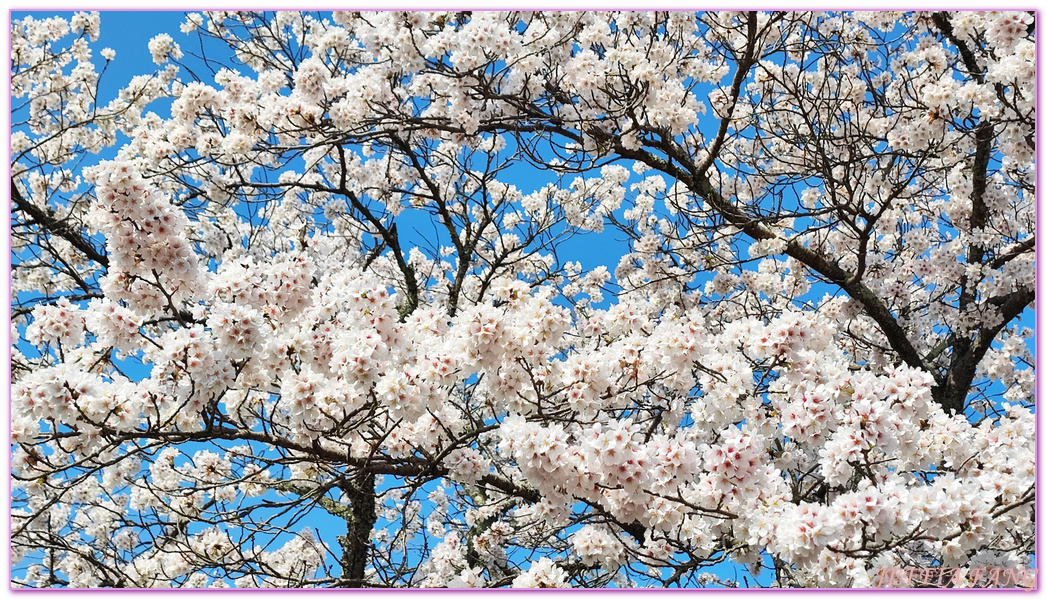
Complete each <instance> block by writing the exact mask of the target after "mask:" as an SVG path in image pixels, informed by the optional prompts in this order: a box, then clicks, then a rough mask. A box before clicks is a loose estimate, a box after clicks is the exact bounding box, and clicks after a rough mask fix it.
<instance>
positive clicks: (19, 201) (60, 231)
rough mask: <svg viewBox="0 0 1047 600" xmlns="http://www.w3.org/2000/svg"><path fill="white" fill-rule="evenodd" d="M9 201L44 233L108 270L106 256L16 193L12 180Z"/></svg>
mask: <svg viewBox="0 0 1047 600" xmlns="http://www.w3.org/2000/svg"><path fill="white" fill-rule="evenodd" d="M11 201H12V202H14V203H15V206H16V207H17V210H20V211H22V212H24V213H25V214H27V215H29V217H31V218H32V219H33V222H35V223H36V224H37V225H39V226H40V227H41V228H42V229H43V230H44V231H46V232H47V233H50V234H51V235H56V236H58V237H60V238H62V239H63V240H65V241H67V242H69V243H70V244H72V246H73V247H74V248H76V249H77V250H79V251H80V252H83V253H84V255H85V256H87V258H90V259H91V260H93V261H95V262H96V263H98V264H100V265H102V266H103V267H104V268H107V269H108V268H109V258H108V257H107V256H106V255H104V254H102V253H101V252H99V251H98V250H97V249H96V248H95V247H94V245H93V244H92V243H91V242H90V241H88V240H87V239H85V238H84V237H83V236H82V235H80V232H78V231H76V230H74V229H73V228H72V227H70V226H69V225H68V224H67V223H64V222H62V221H59V220H58V219H56V218H54V217H53V216H51V215H50V214H48V213H46V212H44V211H43V210H41V209H40V208H38V207H36V206H34V205H33V204H32V203H30V202H29V201H28V200H26V199H25V198H23V197H22V193H21V192H19V191H18V186H17V185H15V182H14V181H13V180H12V181H11Z"/></svg>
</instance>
